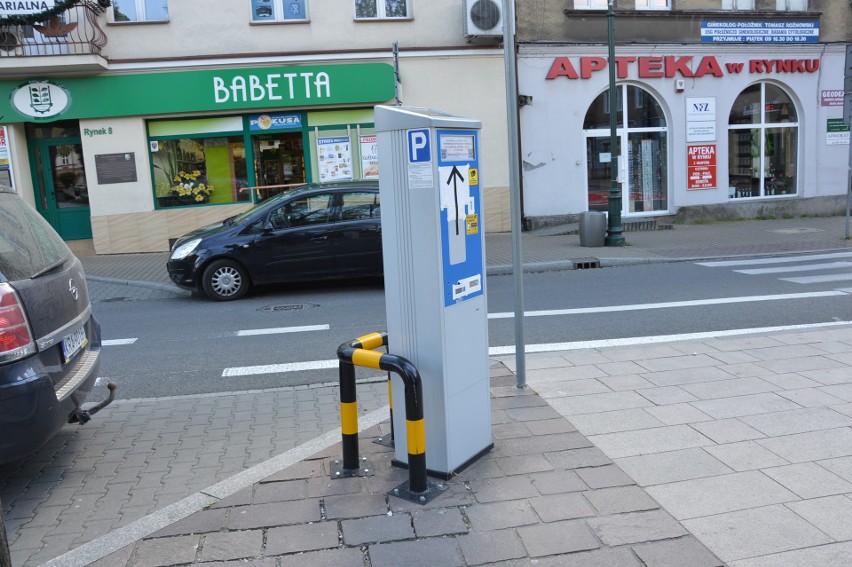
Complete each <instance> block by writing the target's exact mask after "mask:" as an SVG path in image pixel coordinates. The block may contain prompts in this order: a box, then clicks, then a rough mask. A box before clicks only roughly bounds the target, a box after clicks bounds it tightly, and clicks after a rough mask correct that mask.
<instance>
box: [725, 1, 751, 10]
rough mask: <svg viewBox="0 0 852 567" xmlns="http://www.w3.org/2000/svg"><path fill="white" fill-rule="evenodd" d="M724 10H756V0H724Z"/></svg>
mask: <svg viewBox="0 0 852 567" xmlns="http://www.w3.org/2000/svg"><path fill="white" fill-rule="evenodd" d="M722 9H723V10H754V0H722Z"/></svg>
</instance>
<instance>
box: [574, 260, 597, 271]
mask: <svg viewBox="0 0 852 567" xmlns="http://www.w3.org/2000/svg"><path fill="white" fill-rule="evenodd" d="M572 262H573V264H574V269H575V270H590V269H592V268H600V267H601V261H600V260H598V259H597V258H578V259H577V260H572Z"/></svg>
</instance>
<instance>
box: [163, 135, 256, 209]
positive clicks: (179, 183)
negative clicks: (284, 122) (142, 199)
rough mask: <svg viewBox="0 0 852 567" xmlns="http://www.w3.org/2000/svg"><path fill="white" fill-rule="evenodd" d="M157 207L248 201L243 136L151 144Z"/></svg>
mask: <svg viewBox="0 0 852 567" xmlns="http://www.w3.org/2000/svg"><path fill="white" fill-rule="evenodd" d="M150 143H151V163H152V166H153V174H154V190H155V193H156V197H157V206H158V207H175V206H189V205H192V206H197V205H206V204H208V203H235V202H239V201H248V200H249V199H250V195H249V192H248V182H247V181H246V178H245V174H246V165H245V162H246V153H245V144H244V142H243V137H242V136H216V137H207V138H178V139H161V140H157V139H153V140H151V142H150Z"/></svg>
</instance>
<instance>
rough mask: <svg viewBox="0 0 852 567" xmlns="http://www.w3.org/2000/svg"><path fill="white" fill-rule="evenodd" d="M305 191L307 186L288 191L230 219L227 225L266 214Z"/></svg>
mask: <svg viewBox="0 0 852 567" xmlns="http://www.w3.org/2000/svg"><path fill="white" fill-rule="evenodd" d="M304 190H305V186H304V185H302V186H301V187H296V188H294V189H289V190H287V191H284V192H282V193H279V194H278V195H275V196H274V197H271V198H269V199H267V200H265V201H263V202H262V203H260V204H259V205H256V206H254V207H252V208H250V209H248V210H246V211H243V212H241V213H240V214H238V215H236V216H233V217H230V218H229V219H227V220H226V221H225V222H226V224H231V225H233V224H240V223H241V222H243V221H244V220H246V219H247V218H249V217H253V216H255V215H256V214H257V213H263V214H266V211H268V210H269V209H271V208H272V207H274V206H275V205H277V204H278V203H280V202H281V201H282V200H284V199H289V198H290V197H292V196H293V195H296V194H298V193H300V192H302V191H304Z"/></svg>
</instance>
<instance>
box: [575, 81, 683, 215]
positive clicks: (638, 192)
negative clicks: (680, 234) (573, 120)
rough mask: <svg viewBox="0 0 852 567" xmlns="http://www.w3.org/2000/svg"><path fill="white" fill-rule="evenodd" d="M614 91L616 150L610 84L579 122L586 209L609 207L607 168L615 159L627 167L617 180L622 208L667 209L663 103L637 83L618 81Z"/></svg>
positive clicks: (629, 211)
mask: <svg viewBox="0 0 852 567" xmlns="http://www.w3.org/2000/svg"><path fill="white" fill-rule="evenodd" d="M616 92H617V93H618V95H617V97H616V103H615V109H616V128H617V131H616V144H617V147H616V148H615V149H614V151H613V148H612V147H611V146H612V142H611V134H610V131H609V116H610V96H609V90H606V91H604V92H602V93H601V94H600V95H599V96H598V97H597V98H596V99H595V100H594V102H593V103H592V105H591V106H590V107H589V110H588V111H587V112H586V118H585V121H584V126H583V128H584V130H585V135H586V168H587V169H586V173H587V183H588V185H587V191H588V198H589V210H597V211H606V210H608V208H609V192H610V186H611V184H612V178H611V172H612V169H611V168H612V164H613V163H614V162H615V159H617V160H618V163H619V167H620V168H622V171H623V172H624V173H626V178H625V179H624V182H623V183H622V184H621V189H622V206H623V208H624V210H623V211H622V212H624V213H625V214H638V213H653V212H658V211H666V210H668V176H669V174H668V127H667V123H666V117H665V113H664V112H663V108H662V106H660V103H659V102H658V101H657V99H656V98H654V96H653V95H652V94H651V93H649V92H648V91H646V90H644V89H642V88H640V87H637V86H634V85H619V86H618V87H617V90H616ZM625 116H626V117H627V123H626V124H625V120H624V117H625ZM625 166H626V167H625Z"/></svg>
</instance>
